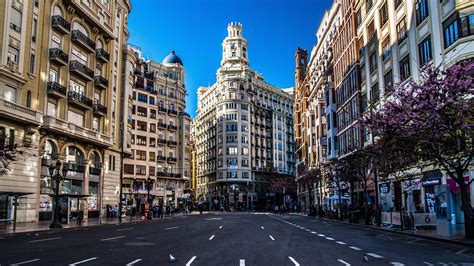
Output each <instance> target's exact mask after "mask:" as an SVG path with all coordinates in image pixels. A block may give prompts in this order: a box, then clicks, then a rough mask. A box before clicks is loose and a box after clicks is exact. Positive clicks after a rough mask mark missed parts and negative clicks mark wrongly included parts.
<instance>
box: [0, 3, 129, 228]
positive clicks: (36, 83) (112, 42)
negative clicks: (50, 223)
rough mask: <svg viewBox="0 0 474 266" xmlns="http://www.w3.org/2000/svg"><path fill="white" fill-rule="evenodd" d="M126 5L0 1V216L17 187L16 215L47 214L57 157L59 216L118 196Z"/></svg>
mask: <svg viewBox="0 0 474 266" xmlns="http://www.w3.org/2000/svg"><path fill="white" fill-rule="evenodd" d="M130 11H131V4H130V1H128V0H118V1H109V0H101V1H80V0H59V1H51V0H44V1H39V0H33V1H28V0H5V1H2V2H1V3H0V18H1V19H0V47H1V49H0V51H1V52H0V106H1V107H0V140H1V141H0V150H2V158H3V163H2V164H1V165H0V170H2V173H1V174H0V219H13V213H14V211H13V210H14V208H13V201H14V200H15V198H16V197H17V196H18V201H19V205H18V207H17V220H18V221H19V222H26V221H38V220H50V219H51V213H52V197H51V193H52V188H53V186H52V181H51V178H50V176H49V171H48V166H49V165H51V164H54V163H56V160H58V159H59V160H61V161H62V162H63V167H66V168H67V174H66V176H65V180H64V181H63V182H62V184H61V187H60V193H61V194H62V196H61V199H60V201H61V206H62V208H61V211H62V216H63V217H64V218H72V219H73V218H74V217H77V215H78V214H81V215H83V216H84V221H85V222H87V219H88V217H99V216H105V214H106V211H105V210H106V206H107V205H117V204H118V200H119V184H120V183H119V172H120V171H121V166H120V121H121V115H120V114H123V113H124V112H123V111H124V110H122V109H121V91H122V87H123V83H122V81H123V79H122V71H121V69H122V67H123V63H124V62H125V60H124V54H123V53H122V49H123V46H124V44H126V42H127V39H128V35H129V33H128V30H127V20H128V15H129V12H130ZM10 155H13V156H10ZM5 167H7V168H8V169H5Z"/></svg>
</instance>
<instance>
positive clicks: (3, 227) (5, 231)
mask: <svg viewBox="0 0 474 266" xmlns="http://www.w3.org/2000/svg"><path fill="white" fill-rule="evenodd" d="M196 214H199V212H193V213H190V214H187V215H196ZM178 216H185V215H184V214H183V213H175V214H174V215H173V216H171V217H165V218H163V219H160V218H153V219H152V220H153V221H156V220H166V219H171V218H173V217H178ZM152 220H146V219H145V220H142V219H141V217H140V216H134V217H132V219H130V216H126V217H122V224H126V223H134V222H147V221H152ZM118 223H119V220H118V218H100V219H99V218H89V220H88V222H87V224H82V225H81V226H79V225H78V224H77V223H76V220H71V221H70V223H69V224H63V228H62V229H59V230H63V229H72V228H81V227H89V226H101V225H113V224H118ZM50 224H51V221H41V222H30V223H17V224H16V230H13V224H0V236H4V235H10V234H17V233H27V232H37V231H47V230H51V229H50V228H49V225H50ZM54 230H57V229H54Z"/></svg>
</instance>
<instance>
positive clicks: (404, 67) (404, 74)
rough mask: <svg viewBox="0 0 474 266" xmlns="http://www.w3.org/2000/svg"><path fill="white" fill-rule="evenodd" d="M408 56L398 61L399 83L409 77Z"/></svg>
mask: <svg viewBox="0 0 474 266" xmlns="http://www.w3.org/2000/svg"><path fill="white" fill-rule="evenodd" d="M409 59H410V55H407V56H405V57H404V58H403V59H402V61H400V81H404V80H405V79H407V78H408V77H409V76H410V60H409Z"/></svg>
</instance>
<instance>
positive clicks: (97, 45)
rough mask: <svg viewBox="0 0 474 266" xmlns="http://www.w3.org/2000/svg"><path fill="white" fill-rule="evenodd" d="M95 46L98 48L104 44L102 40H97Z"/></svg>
mask: <svg viewBox="0 0 474 266" xmlns="http://www.w3.org/2000/svg"><path fill="white" fill-rule="evenodd" d="M95 47H96V48H97V49H100V48H104V44H103V43H102V40H97V42H96V43H95Z"/></svg>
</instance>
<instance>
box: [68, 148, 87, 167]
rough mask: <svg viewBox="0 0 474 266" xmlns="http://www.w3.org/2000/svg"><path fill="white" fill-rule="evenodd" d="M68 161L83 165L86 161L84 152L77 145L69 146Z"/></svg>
mask: <svg viewBox="0 0 474 266" xmlns="http://www.w3.org/2000/svg"><path fill="white" fill-rule="evenodd" d="M66 161H67V162H68V163H73V164H76V165H81V164H82V162H83V161H84V154H83V153H82V151H81V150H80V149H78V148H77V147H75V146H69V147H67V148H66Z"/></svg>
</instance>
